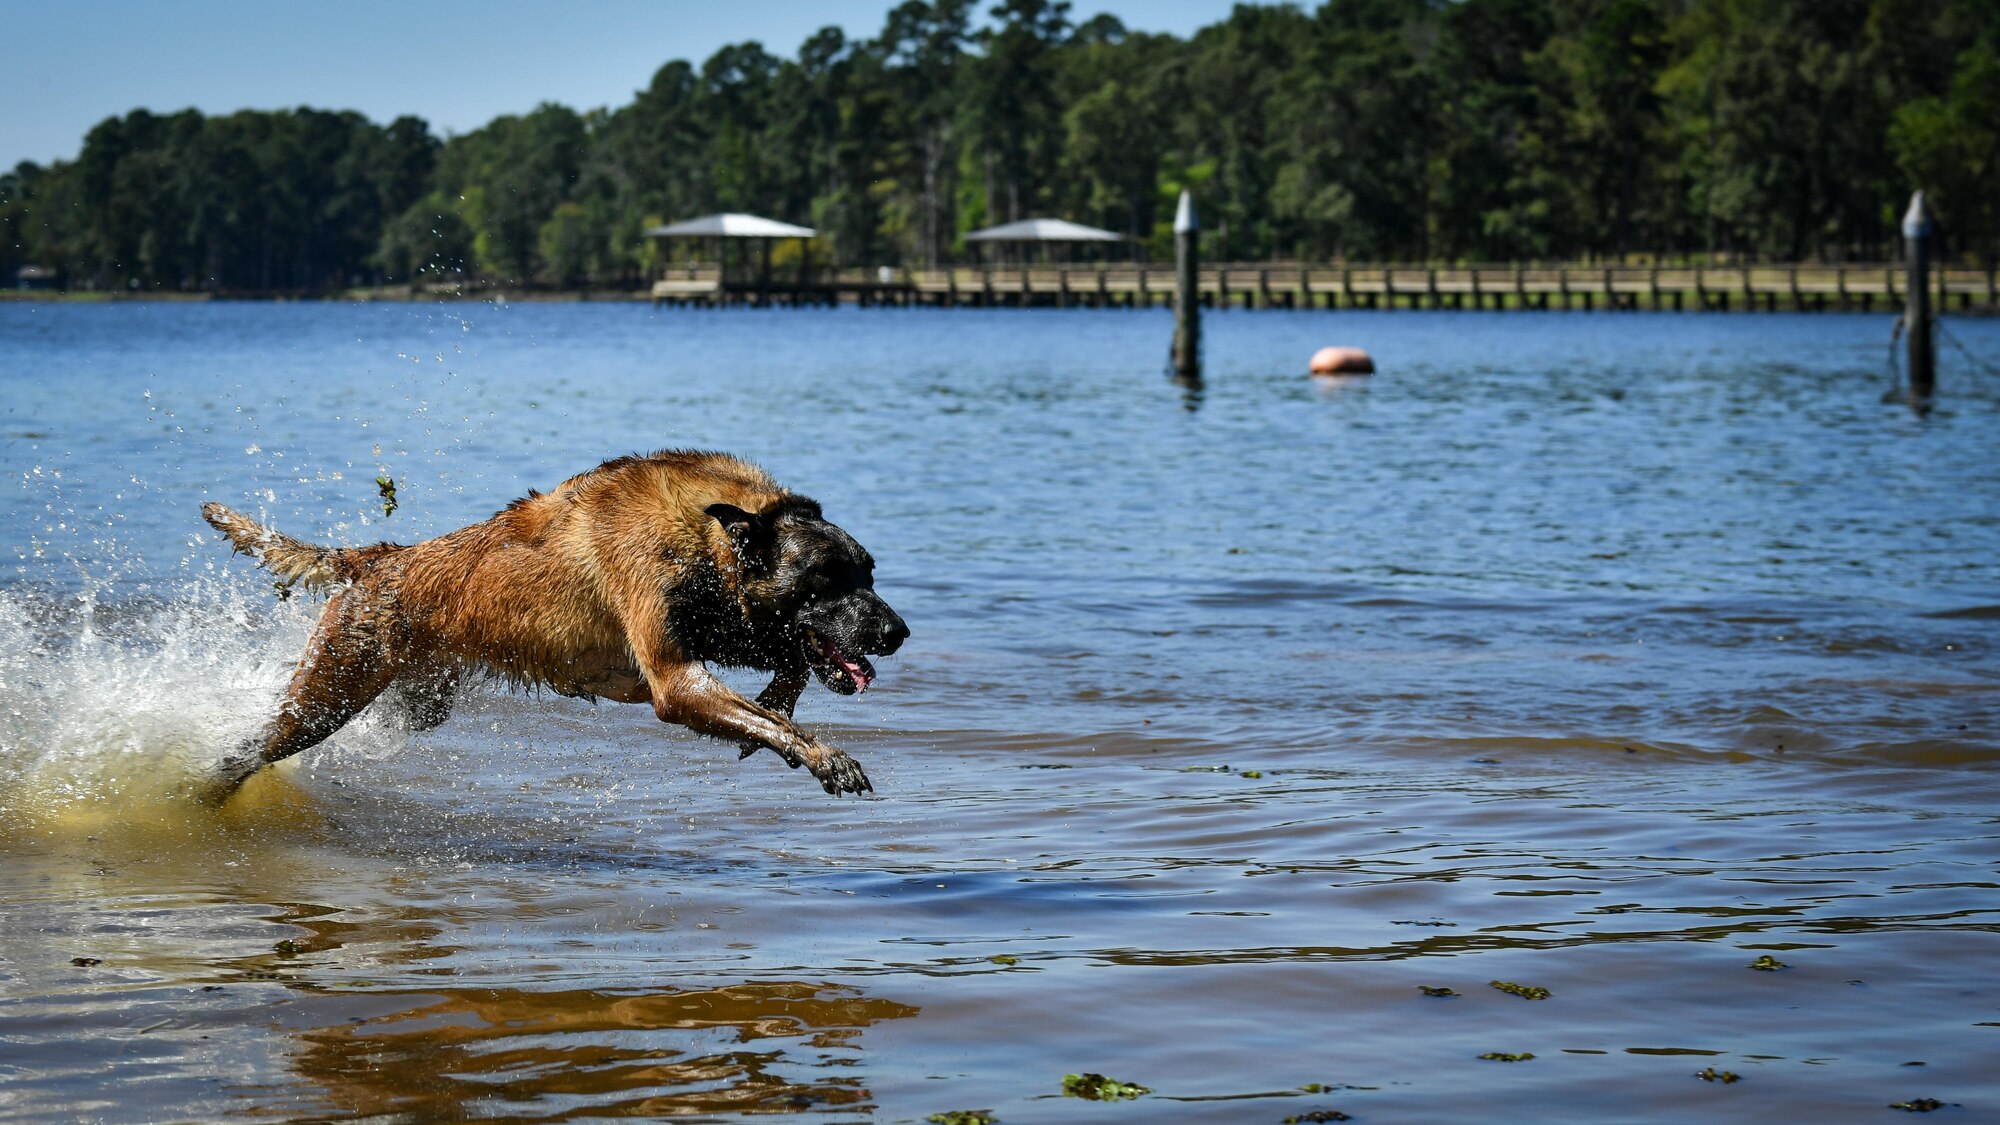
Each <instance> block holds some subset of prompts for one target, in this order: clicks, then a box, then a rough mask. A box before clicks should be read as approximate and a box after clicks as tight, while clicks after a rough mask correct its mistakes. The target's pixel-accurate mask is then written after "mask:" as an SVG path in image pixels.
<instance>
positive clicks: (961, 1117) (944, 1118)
mask: <svg viewBox="0 0 2000 1125" xmlns="http://www.w3.org/2000/svg"><path fill="white" fill-rule="evenodd" d="M924 1120H925V1121H928V1122H930V1123H931V1125H996V1123H997V1122H998V1121H999V1120H1000V1119H999V1118H998V1117H995V1116H993V1111H992V1110H990V1109H948V1110H945V1111H944V1112H943V1113H933V1114H931V1115H930V1116H929V1117H926V1118H924Z"/></svg>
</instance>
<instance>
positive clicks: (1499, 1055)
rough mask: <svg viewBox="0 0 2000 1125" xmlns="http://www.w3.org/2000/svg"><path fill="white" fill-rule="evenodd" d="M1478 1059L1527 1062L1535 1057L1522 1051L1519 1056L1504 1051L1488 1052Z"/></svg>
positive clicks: (1532, 1053) (1529, 1052)
mask: <svg viewBox="0 0 2000 1125" xmlns="http://www.w3.org/2000/svg"><path fill="white" fill-rule="evenodd" d="M1479 1057H1480V1058H1482V1059H1489V1060H1491V1061H1493V1062H1527V1061H1528V1060H1529V1059H1532V1058H1534V1057H1535V1055H1534V1052H1532V1051H1522V1052H1521V1053H1519V1054H1510V1053H1508V1052H1506V1051H1488V1052H1486V1053H1485V1054H1483V1055H1481V1056H1479Z"/></svg>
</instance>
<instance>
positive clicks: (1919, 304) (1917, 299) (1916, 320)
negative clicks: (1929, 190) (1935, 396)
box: [1903, 192, 1937, 398]
mask: <svg viewBox="0 0 2000 1125" xmlns="http://www.w3.org/2000/svg"><path fill="white" fill-rule="evenodd" d="M1903 250H1904V254H1905V256H1906V260H1907V262H1908V264H1909V277H1908V279H1907V280H1906V281H1905V282H1904V284H1903V290H1904V292H1905V294H1906V295H1907V297H1908V300H1907V301H1906V302H1905V304H1904V308H1903V335H1904V336H1906V337H1907V338H1908V339H1909V342H1910V393H1911V394H1913V395H1915V396H1917V397H1918V398H1929V397H1930V396H1931V391H1932V389H1934V388H1935V387H1936V386H1937V350H1936V348H1935V346H1934V344H1935V341H1934V338H1933V336H1932V334H1931V286H1930V268H1931V216H1930V212H1929V211H1926V210H1925V209H1924V193H1923V192H1918V193H1916V194H1915V195H1912V196H1911V197H1910V209H1909V211H1908V212H1906V213H1905V214H1904V215H1903Z"/></svg>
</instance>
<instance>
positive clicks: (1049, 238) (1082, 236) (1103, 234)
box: [965, 219, 1125, 242]
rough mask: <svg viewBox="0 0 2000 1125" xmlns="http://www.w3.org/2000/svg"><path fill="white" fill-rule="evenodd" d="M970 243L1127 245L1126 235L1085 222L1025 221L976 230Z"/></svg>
mask: <svg viewBox="0 0 2000 1125" xmlns="http://www.w3.org/2000/svg"><path fill="white" fill-rule="evenodd" d="M965 240H966V241H967V242H1123V241H1125V236H1124V235H1122V234H1112V233H1111V232H1110V231H1108V230H1099V229H1097V228H1096V227H1087V226H1084V225H1083V224H1082V223H1072V222H1069V221H1068V220H1066V219H1022V220H1021V221H1020V222H1018V223H1002V224H1001V225H999V226H997V227H987V228H986V229H985V230H976V231H973V232H972V233H971V234H968V235H966V236H965Z"/></svg>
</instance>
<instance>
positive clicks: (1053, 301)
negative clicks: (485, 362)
mask: <svg viewBox="0 0 2000 1125" xmlns="http://www.w3.org/2000/svg"><path fill="white" fill-rule="evenodd" d="M1902 274H1903V267H1902V266H1901V265H1900V264H1896V263H1886V262H1871V263H1844V264H1826V265H1822V264H1799V265H1748V266H1657V267H1655V266H1595V265H1459V266H1423V265H1325V264H1312V263H1300V262H1262V263H1247V264H1245V263H1223V264H1219V265H1210V266H1206V267H1204V268H1203V269H1202V270H1200V272H1199V284H1200V289H1201V303H1202V305H1203V306H1204V307H1207V308H1216V309H1229V308H1244V309H1378V310H1385V311H1386V310H1390V309H1483V310H1499V309H1531V310H1545V309H1578V310H1606V311H1638V310H1651V311H1696V310H1709V311H1721V312H1728V311H1736V310H1741V311H1745V312H1779V311H1800V312H1807V311H1812V312H1818V311H1828V310H1851V311H1860V312H1872V311H1876V310H1885V311H1886V310H1894V309H1899V308H1901V307H1902V306H1903V304H1904V303H1905V300H1906V294H1905V293H1904V292H1903V288H1904V284H1903V276H1902ZM1932 278H1933V281H1932V285H1933V297H1934V299H1935V303H1936V306H1937V307H1938V308H1939V309H1940V310H1946V309H1949V310H1953V311H1968V310H1972V309H1984V310H1987V311H2000V284H1996V282H1997V281H2000V278H1996V276H1995V273H1994V271H1992V270H1976V269H1935V270H1933V272H1932ZM1173 295H1174V267H1173V266H1172V265H1146V266H1139V265H1101V264H1090V265H1059V266H990V267H982V266H961V267H955V268H951V269H939V270H898V271H894V272H893V273H891V274H889V275H887V276H884V274H883V273H882V272H881V271H879V270H866V271H864V270H848V271H842V272H839V273H824V274H821V275H819V276H815V277H809V278H807V279H805V280H801V281H770V282H765V281H756V280H746V281H739V280H736V279H734V278H732V279H730V280H729V281H728V282H726V283H725V282H724V281H723V280H722V279H721V277H720V276H719V275H718V273H717V272H716V271H715V270H714V269H713V268H712V267H710V268H706V269H704V268H699V267H697V268H695V269H692V270H689V269H684V268H683V269H676V270H673V271H672V272H670V273H669V275H668V276H667V277H665V278H663V279H662V280H660V281H658V282H656V283H655V284H654V286H653V291H652V297H653V303H654V304H655V305H659V304H675V305H700V306H742V305H752V306H756V305H782V306H810V305H836V304H842V303H846V304H858V305H879V306H893V307H918V306H924V307H934V308H968V307H969V308H995V307H1016V308H1019V307H1037V308H1150V307H1154V306H1165V305H1170V304H1171V303H1172V301H1173Z"/></svg>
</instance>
